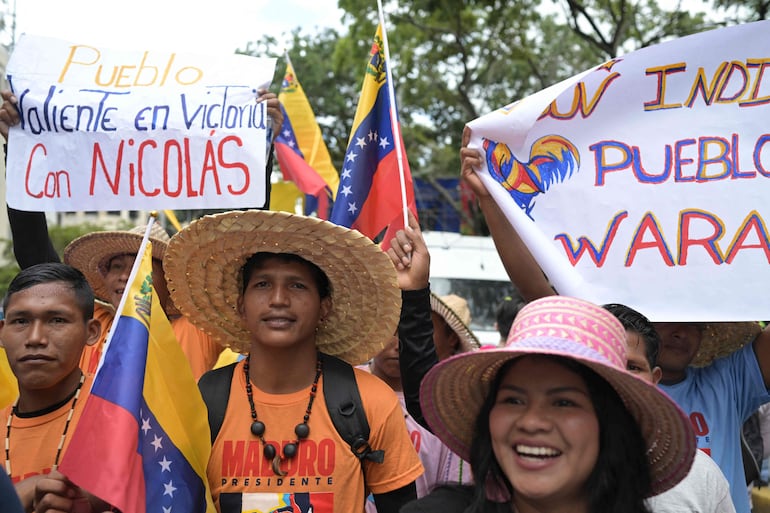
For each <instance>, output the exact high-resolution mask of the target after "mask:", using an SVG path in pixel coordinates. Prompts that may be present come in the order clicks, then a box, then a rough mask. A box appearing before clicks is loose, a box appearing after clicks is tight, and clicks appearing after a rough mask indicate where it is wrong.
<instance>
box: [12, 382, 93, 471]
mask: <svg viewBox="0 0 770 513" xmlns="http://www.w3.org/2000/svg"><path fill="white" fill-rule="evenodd" d="M85 380H86V376H85V374H82V373H81V374H80V383H78V386H77V388H76V389H75V391H74V392H72V395H71V396H70V397H68V398H67V399H65V401H64V402H65V403H66V402H67V401H69V400H70V398H72V404H71V405H70V411H69V413H68V414H67V421H66V422H65V423H64V431H63V432H62V434H61V439H60V440H59V447H57V448H56V458H55V459H54V461H53V467H52V468H53V470H56V469H57V468H58V467H59V458H60V457H61V451H62V447H64V440H65V439H66V438H67V431H68V430H69V427H70V421H71V420H72V415H73V414H74V413H75V405H76V404H77V402H78V397H80V389H81V388H83V382H84V381H85ZM18 405H19V400H18V399H16V402H15V403H14V405H13V408H11V413H10V415H8V423H7V424H6V427H5V471H6V472H7V473H8V475H9V476H10V475H11V420H12V419H13V414H14V412H16V409H17V408H18Z"/></svg>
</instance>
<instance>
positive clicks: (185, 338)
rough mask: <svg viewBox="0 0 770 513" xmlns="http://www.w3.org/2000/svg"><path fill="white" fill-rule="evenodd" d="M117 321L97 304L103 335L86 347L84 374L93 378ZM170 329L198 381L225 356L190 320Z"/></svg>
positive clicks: (108, 308) (82, 361)
mask: <svg viewBox="0 0 770 513" xmlns="http://www.w3.org/2000/svg"><path fill="white" fill-rule="evenodd" d="M114 318H115V309H114V308H112V306H110V305H106V304H104V303H102V302H100V301H95V302H94V319H96V320H97V321H99V325H100V326H101V328H102V332H101V334H100V335H99V340H98V341H97V342H96V344H94V345H92V346H86V347H85V348H84V349H83V355H82V356H81V357H80V368H81V369H83V372H85V373H89V374H93V373H95V372H96V367H98V365H99V358H101V356H102V349H103V348H104V343H105V342H106V341H107V334H108V333H109V331H110V326H112V320H113V319H114ZM171 328H172V329H173V330H174V334H175V335H176V339H177V340H178V341H179V345H180V346H181V347H182V352H183V353H184V354H185V356H186V357H187V361H188V362H189V363H190V369H191V370H192V373H193V377H194V378H195V380H196V381H197V380H198V379H199V378H200V377H201V376H202V375H203V374H204V373H205V372H207V371H210V370H211V369H212V368H213V367H214V364H215V363H216V361H217V358H218V357H219V353H220V352H222V347H221V346H220V345H219V344H217V343H216V342H214V341H213V340H212V339H211V337H209V336H208V335H206V334H205V333H203V332H202V331H201V330H199V329H198V328H196V327H195V326H193V324H192V323H191V322H190V321H189V320H188V319H187V317H184V316H181V317H176V318H174V319H173V320H172V321H171Z"/></svg>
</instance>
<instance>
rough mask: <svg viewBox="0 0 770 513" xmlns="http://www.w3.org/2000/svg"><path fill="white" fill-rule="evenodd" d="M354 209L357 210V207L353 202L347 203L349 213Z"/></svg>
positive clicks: (354, 211) (353, 211)
mask: <svg viewBox="0 0 770 513" xmlns="http://www.w3.org/2000/svg"><path fill="white" fill-rule="evenodd" d="M356 210H358V207H357V206H356V204H355V203H348V212H350V213H351V214H355V213H356Z"/></svg>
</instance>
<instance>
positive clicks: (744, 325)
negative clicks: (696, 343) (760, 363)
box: [691, 322, 762, 367]
mask: <svg viewBox="0 0 770 513" xmlns="http://www.w3.org/2000/svg"><path fill="white" fill-rule="evenodd" d="M702 328H703V333H702V335H701V342H700V348H699V349H698V354H696V355H695V358H693V361H692V364H691V365H694V366H696V367H705V366H706V365H708V364H710V363H711V362H713V361H714V360H716V359H718V358H722V357H724V356H727V355H729V354H731V353H734V352H735V351H737V350H738V349H740V348H741V347H743V346H745V345H746V344H748V343H749V342H751V341H753V340H754V339H755V338H757V335H759V332H761V331H762V327H761V326H760V325H759V323H756V322H709V323H705V324H703V325H702Z"/></svg>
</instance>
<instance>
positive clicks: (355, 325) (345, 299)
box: [164, 210, 401, 365]
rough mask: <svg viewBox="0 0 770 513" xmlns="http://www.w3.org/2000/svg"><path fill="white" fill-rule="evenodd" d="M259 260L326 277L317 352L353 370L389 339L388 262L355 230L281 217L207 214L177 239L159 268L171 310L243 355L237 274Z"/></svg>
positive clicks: (396, 302) (246, 343) (246, 340)
mask: <svg viewBox="0 0 770 513" xmlns="http://www.w3.org/2000/svg"><path fill="white" fill-rule="evenodd" d="M258 252H269V253H291V254H295V255H298V256H300V257H302V258H304V259H306V260H308V261H310V262H312V263H313V264H315V265H317V266H318V267H319V268H320V269H321V270H322V271H323V272H324V273H326V276H327V277H328V278H329V281H330V283H331V286H332V311H331V313H330V315H329V316H328V317H327V319H326V320H325V322H324V323H323V324H322V325H321V326H320V327H319V329H318V332H317V335H316V346H317V347H318V349H319V350H320V351H322V352H324V353H327V354H331V355H334V356H337V357H339V358H341V359H343V360H345V361H347V362H349V363H350V364H352V365H359V364H362V363H364V362H367V361H368V360H370V359H371V358H372V357H373V356H374V355H376V354H377V353H379V352H380V351H381V350H382V349H383V348H384V347H385V344H387V343H388V341H390V339H391V338H392V337H393V333H394V332H395V331H396V327H397V326H398V321H399V316H400V311H401V291H400V289H399V288H398V282H397V277H396V270H395V268H394V267H393V264H392V262H391V260H390V258H389V257H388V256H387V255H386V254H385V253H384V252H383V251H382V250H381V249H380V248H379V247H378V246H377V245H376V244H374V243H373V242H372V241H371V240H370V239H369V238H368V237H366V236H364V235H362V234H361V233H359V232H358V231H357V230H351V229H349V228H344V227H342V226H338V225H336V224H333V223H330V222H328V221H324V220H321V219H318V218H313V217H306V216H300V215H294V214H288V213H286V212H274V211H266V210H249V211H231V212H226V213H223V214H214V215H209V216H205V217H203V218H201V219H199V220H197V221H195V222H193V223H192V224H190V226H188V227H187V228H185V229H183V230H182V231H181V232H179V233H177V234H176V235H175V236H174V237H173V239H172V240H171V242H170V243H169V246H168V251H167V252H166V260H165V262H164V268H165V271H166V279H167V281H168V287H169V291H170V292H171V298H172V299H173V301H174V304H175V305H176V306H177V307H178V308H179V310H180V311H181V312H182V313H183V314H184V315H187V316H188V317H189V318H190V320H191V321H192V322H193V324H195V325H196V326H197V327H198V328H200V329H201V330H203V331H204V332H206V333H208V334H209V335H210V336H211V337H212V338H213V339H214V340H215V341H216V342H219V343H220V344H222V345H223V346H226V347H231V348H232V349H233V350H234V351H237V352H248V351H249V348H250V346H251V340H252V334H251V333H250V332H249V331H248V330H247V329H246V328H245V327H244V325H243V323H242V319H241V316H240V315H239V313H238V297H239V296H240V292H241V290H242V283H241V281H242V272H241V269H242V267H243V265H244V264H245V263H246V261H247V260H248V259H249V257H251V256H252V255H253V254H254V253H258Z"/></svg>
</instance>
